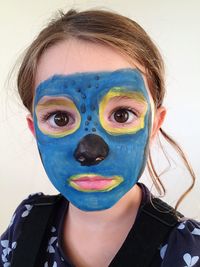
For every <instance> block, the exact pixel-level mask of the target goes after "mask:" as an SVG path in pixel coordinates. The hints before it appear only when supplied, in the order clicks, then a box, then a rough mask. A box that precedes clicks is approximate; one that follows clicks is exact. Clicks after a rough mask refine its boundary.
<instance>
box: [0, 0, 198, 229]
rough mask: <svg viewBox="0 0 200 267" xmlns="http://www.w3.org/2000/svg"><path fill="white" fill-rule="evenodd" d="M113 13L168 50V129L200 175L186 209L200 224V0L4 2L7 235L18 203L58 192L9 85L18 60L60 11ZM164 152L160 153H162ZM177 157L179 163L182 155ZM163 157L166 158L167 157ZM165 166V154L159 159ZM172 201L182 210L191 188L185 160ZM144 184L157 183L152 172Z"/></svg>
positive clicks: (1, 59) (1, 86)
mask: <svg viewBox="0 0 200 267" xmlns="http://www.w3.org/2000/svg"><path fill="white" fill-rule="evenodd" d="M90 7H98V8H99V7H101V8H108V9H111V10H114V11H117V12H119V13H122V14H123V15H126V16H129V17H130V18H132V19H134V20H136V21H137V22H139V24H141V26H143V27H144V28H145V30H146V31H147V32H148V33H149V34H150V36H151V37H152V39H153V40H154V41H155V42H156V44H157V45H158V47H159V48H160V50H161V53H162V55H163V57H164V60H165V64H166V87H167V97H166V101H165V105H166V107H167V110H168V115H167V118H166V121H165V123H164V129H166V130H167V131H168V132H169V133H170V134H171V135H172V136H173V137H174V138H175V139H176V140H178V142H179V143H180V144H181V145H182V146H183V148H184V149H185V150H186V152H187V155H188V156H189V159H190V160H191V163H192V165H193V167H194V170H195V171H196V174H197V177H198V179H197V183H196V186H195V189H194V190H193V192H192V193H191V194H190V195H189V197H187V199H186V200H185V201H184V202H183V204H182V205H181V207H180V210H181V211H182V212H184V213H185V214H186V215H187V216H192V217H194V218H196V219H200V204H199V203H200V201H199V200H200V197H199V195H200V187H199V185H200V182H199V181H200V180H199V174H200V164H199V157H200V156H199V150H200V141H199V139H200V123H199V115H200V105H199V99H200V90H199V77H200V69H199V62H200V53H199V47H200V30H199V25H200V16H199V10H200V2H199V1H198V0H196V1H195V0H191V1H188V0H185V1H181V0H176V1H174V0H168V1H159V0H150V1H145V0H140V1H135V0H124V1H122V0H107V1H103V0H99V1H98V0H97V1H92V0H80V1H78V0H77V1H64V0H51V1H49V0H43V1H39V0H35V1H27V0H26V1H25V0H7V1H3V0H0V40H1V42H0V43H1V49H0V74H1V75H0V189H1V191H0V203H1V205H0V233H1V232H2V231H3V230H5V228H6V226H7V225H8V223H9V220H10V218H11V215H12V213H13V212H14V210H15V208H16V206H17V205H18V204H19V203H20V202H21V201H22V199H24V198H25V197H27V195H28V194H30V193H33V192H39V191H43V192H45V193H55V192H56V190H55V189H54V188H53V186H51V184H50V182H49V180H48V178H47V177H46V175H45V173H44V171H43V169H42V166H41V163H40V160H39V157H38V153H37V148H36V145H35V142H34V138H33V137H32V136H31V134H30V133H29V131H28V129H27V126H26V121H25V116H26V114H27V112H26V111H25V109H24V108H23V107H22V105H21V103H20V101H19V99H18V98H17V93H16V85H15V80H14V79H12V80H11V81H10V83H9V84H8V83H7V79H8V74H9V72H10V71H11V69H12V67H13V65H14V64H15V62H16V60H17V58H18V57H19V56H20V54H21V53H22V51H23V50H24V49H25V48H26V47H27V45H28V44H29V43H30V42H31V41H32V40H33V38H34V36H36V34H37V33H38V32H39V31H40V29H41V28H42V26H44V25H45V24H46V23H47V22H48V19H49V18H50V17H51V16H52V15H53V14H54V13H55V11H56V10H58V9H61V8H62V9H64V10H67V9H69V8H78V9H85V8H90ZM155 149H156V151H157V148H155ZM170 153H172V158H173V159H175V160H177V157H176V156H175V153H174V152H173V151H171V150H170ZM159 158H161V160H159ZM158 160H159V162H158V164H159V165H160V166H163V164H164V163H163V162H162V157H161V156H160V155H157V156H156V161H158ZM162 179H163V182H164V183H165V184H166V185H167V196H166V197H165V198H164V199H166V200H167V201H168V202H169V203H170V204H172V205H174V204H175V203H176V200H177V198H178V196H180V194H181V193H182V192H183V191H184V189H185V188H186V187H187V186H188V185H189V183H190V177H189V176H188V173H187V172H186V170H185V169H184V167H183V165H182V164H181V163H179V162H178V163H177V166H176V164H173V165H172V170H171V171H169V172H168V173H167V174H165V175H163V178H162ZM144 181H145V182H146V183H147V184H148V185H150V182H149V179H147V178H146V175H144Z"/></svg>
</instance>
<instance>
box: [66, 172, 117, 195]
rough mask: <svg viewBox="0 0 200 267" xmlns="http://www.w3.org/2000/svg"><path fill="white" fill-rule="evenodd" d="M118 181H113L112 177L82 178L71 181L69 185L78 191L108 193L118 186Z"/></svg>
mask: <svg viewBox="0 0 200 267" xmlns="http://www.w3.org/2000/svg"><path fill="white" fill-rule="evenodd" d="M119 183H120V182H119V179H118V180H117V179H115V178H114V177H110V178H109V177H108V178H105V177H99V176H92V177H87V176H83V177H81V178H78V179H71V180H70V185H71V186H72V187H74V188H75V189H77V190H79V191H88V192H92V191H109V190H111V189H113V188H114V187H116V186H117V185H118V184H119Z"/></svg>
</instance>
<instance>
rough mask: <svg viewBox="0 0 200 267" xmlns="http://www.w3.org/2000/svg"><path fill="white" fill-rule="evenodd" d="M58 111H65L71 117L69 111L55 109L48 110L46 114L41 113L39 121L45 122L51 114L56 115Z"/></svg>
mask: <svg viewBox="0 0 200 267" xmlns="http://www.w3.org/2000/svg"><path fill="white" fill-rule="evenodd" d="M59 112H63V113H66V114H67V115H68V116H69V117H72V115H71V114H70V113H69V112H67V111H65V110H59V109H58V110H55V111H49V112H47V113H46V114H44V115H42V116H41V122H42V123H45V122H46V121H48V120H49V119H50V118H51V117H52V116H53V115H56V114H57V113H59Z"/></svg>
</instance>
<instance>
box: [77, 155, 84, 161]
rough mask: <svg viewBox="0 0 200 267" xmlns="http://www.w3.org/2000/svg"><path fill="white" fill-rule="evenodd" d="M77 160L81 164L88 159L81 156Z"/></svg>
mask: <svg viewBox="0 0 200 267" xmlns="http://www.w3.org/2000/svg"><path fill="white" fill-rule="evenodd" d="M77 160H78V161H79V162H84V161H85V160H86V158H85V157H84V156H80V157H78V158H77Z"/></svg>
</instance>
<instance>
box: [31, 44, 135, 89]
mask: <svg viewBox="0 0 200 267" xmlns="http://www.w3.org/2000/svg"><path fill="white" fill-rule="evenodd" d="M135 67H136V65H134V64H130V63H129V62H128V61H127V59H126V58H125V57H124V56H122V55H121V54H120V53H119V52H118V51H116V50H115V49H114V48H111V47H109V46H105V45H102V44H94V43H92V42H88V41H81V40H77V39H70V40H66V41H62V42H60V43H57V44H56V45H53V46H52V47H50V48H48V49H47V50H46V51H45V52H44V53H43V55H42V56H41V58H40V60H39V62H38V65H37V70H36V79H35V88H36V87H37V86H38V85H39V84H40V83H41V82H42V81H44V80H46V79H48V78H50V77H51V76H53V75H55V74H63V75H68V74H73V73H77V72H97V71H105V70H106V71H114V70H117V69H121V68H135Z"/></svg>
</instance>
